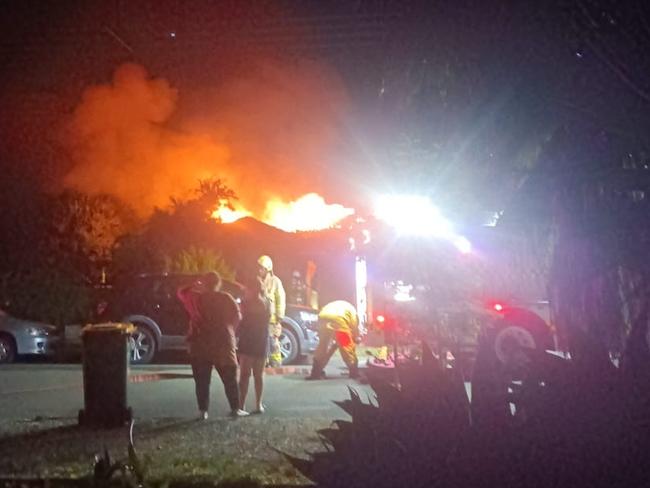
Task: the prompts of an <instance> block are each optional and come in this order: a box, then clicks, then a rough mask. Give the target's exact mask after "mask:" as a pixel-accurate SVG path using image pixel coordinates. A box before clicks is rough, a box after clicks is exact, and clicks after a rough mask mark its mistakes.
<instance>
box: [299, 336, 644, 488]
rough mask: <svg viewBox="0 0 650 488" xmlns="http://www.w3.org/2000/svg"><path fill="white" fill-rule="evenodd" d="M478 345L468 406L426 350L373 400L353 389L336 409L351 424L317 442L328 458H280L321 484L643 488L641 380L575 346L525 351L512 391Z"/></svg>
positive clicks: (600, 353) (591, 346)
mask: <svg viewBox="0 0 650 488" xmlns="http://www.w3.org/2000/svg"><path fill="white" fill-rule="evenodd" d="M487 344H489V340H488V341H484V342H483V344H482V347H481V351H479V356H478V358H477V367H476V371H477V372H479V373H480V374H479V375H478V376H477V377H476V378H475V379H474V381H473V385H472V403H471V405H470V402H469V401H468V397H467V395H466V392H465V385H464V383H463V382H462V380H461V379H460V377H459V375H458V374H457V373H456V372H455V371H454V370H453V369H442V368H441V367H439V366H438V363H437V362H436V361H434V360H433V357H432V355H431V354H430V351H428V354H427V355H425V358H424V359H425V360H424V362H423V363H422V364H410V365H406V366H404V367H401V368H400V369H399V370H398V378H399V381H398V382H396V383H395V382H393V383H391V382H390V381H388V380H386V379H380V378H372V377H371V378H370V380H371V386H372V387H373V389H374V391H375V398H374V401H373V400H370V399H369V401H368V402H364V401H362V400H361V398H360V397H359V395H358V394H357V393H356V392H355V391H354V390H350V396H351V398H350V400H347V401H345V402H342V403H340V406H341V407H342V408H343V409H344V410H345V411H346V412H347V413H348V414H349V415H350V416H351V420H350V421H336V422H335V423H334V425H333V426H332V427H331V428H329V429H325V430H322V431H319V433H318V434H319V436H320V437H321V439H322V442H323V445H324V446H325V448H326V451H325V452H318V453H313V454H311V456H310V458H309V459H307V460H305V459H299V458H294V457H291V456H288V458H289V460H290V461H291V462H292V463H293V464H294V466H295V467H296V468H297V469H299V470H300V471H301V472H302V473H303V474H304V475H305V476H307V477H308V478H309V479H311V480H313V481H314V482H316V483H317V484H318V485H319V486H325V487H327V486H332V487H333V486H340V484H341V481H342V480H345V484H346V486H349V487H368V486H372V487H373V488H380V487H394V486H409V487H432V486H435V487H444V488H447V487H458V488H460V487H463V488H471V487H511V486H512V487H515V486H516V487H523V488H525V487H532V486H535V487H557V486H590V487H607V488H611V487H621V488H623V487H625V488H634V487H642V486H647V472H646V469H645V459H646V457H647V453H648V452H649V451H648V449H649V448H650V408H649V407H650V388H649V385H650V383H649V382H648V375H647V374H645V375H641V376H638V375H628V374H626V372H625V371H624V370H620V369H617V368H615V367H614V366H613V365H612V363H611V362H610V361H609V359H608V356H607V353H606V351H605V349H604V348H600V347H599V346H597V345H596V344H595V343H593V342H591V341H589V339H588V338H587V337H575V338H574V345H575V353H574V355H573V359H571V360H565V359H561V358H558V357H555V356H552V355H550V354H547V353H543V354H533V353H531V354H530V364H529V368H528V369H527V374H526V376H525V378H524V380H523V381H522V382H521V384H520V386H519V387H517V386H516V385H514V384H510V383H509V382H508V381H507V378H506V377H505V376H504V374H503V371H501V370H500V369H499V367H498V365H497V363H496V361H495V358H494V356H493V354H491V351H490V350H488V348H487ZM424 349H425V351H426V350H427V348H426V347H425V348H424ZM646 355H647V354H646ZM646 366H647V363H646ZM646 371H647V370H646Z"/></svg>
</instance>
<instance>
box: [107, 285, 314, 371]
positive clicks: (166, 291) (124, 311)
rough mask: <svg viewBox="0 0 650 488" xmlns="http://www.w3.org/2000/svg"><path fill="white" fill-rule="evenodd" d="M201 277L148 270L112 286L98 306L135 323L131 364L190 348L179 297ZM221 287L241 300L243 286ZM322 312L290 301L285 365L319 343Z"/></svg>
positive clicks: (285, 323)
mask: <svg viewBox="0 0 650 488" xmlns="http://www.w3.org/2000/svg"><path fill="white" fill-rule="evenodd" d="M198 277H199V276H198V275H180V274H143V275H138V276H136V277H134V278H132V279H131V280H129V281H128V282H127V283H125V284H120V285H117V286H115V287H112V288H111V290H110V291H109V293H108V294H107V295H106V296H107V299H106V300H105V301H104V302H103V304H102V305H101V306H100V307H99V309H98V315H99V318H100V319H101V320H106V321H119V322H130V323H132V324H133V325H134V326H135V327H136V331H135V333H134V334H133V336H132V340H131V362H132V363H136V364H145V363H149V362H151V361H152V360H153V359H154V357H155V356H156V354H157V353H158V352H160V351H172V350H185V349H186V347H187V345H186V342H185V335H186V333H187V326H188V319H187V314H186V313H185V310H184V308H183V305H182V304H181V302H180V301H179V300H178V298H177V296H176V291H177V290H178V288H179V287H180V286H183V285H185V284H188V283H190V282H192V281H193V280H196V279H197V278H198ZM222 291H225V292H228V293H230V294H231V295H232V296H233V297H234V298H235V300H236V301H237V302H238V303H239V302H240V301H241V298H242V295H243V289H242V287H241V286H240V285H238V284H236V283H232V282H230V281H225V280H224V282H223V285H222ZM317 324H318V311H317V310H314V309H312V308H309V307H305V306H302V305H291V304H289V305H287V314H286V317H284V318H283V319H282V335H281V337H280V348H281V352H282V359H283V364H293V363H296V362H298V361H300V360H301V359H302V358H303V357H304V356H306V355H307V354H309V353H312V352H313V351H314V350H315V349H316V346H317V345H318V334H317V332H316V331H317Z"/></svg>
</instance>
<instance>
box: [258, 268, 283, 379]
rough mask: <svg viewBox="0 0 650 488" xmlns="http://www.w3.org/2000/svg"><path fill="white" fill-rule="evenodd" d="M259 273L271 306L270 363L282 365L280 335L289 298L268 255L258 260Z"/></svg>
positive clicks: (271, 364)
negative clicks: (274, 272) (275, 273)
mask: <svg viewBox="0 0 650 488" xmlns="http://www.w3.org/2000/svg"><path fill="white" fill-rule="evenodd" d="M257 264H258V273H259V276H260V278H261V279H262V283H263V286H264V293H265V295H266V297H267V298H268V300H269V303H270V306H271V319H270V320H269V337H270V339H269V340H270V346H271V347H270V352H269V360H268V363H269V365H270V366H280V365H282V354H281V353H280V335H281V334H282V317H284V315H285V312H286V308H287V298H286V294H285V292H284V286H282V281H281V280H280V278H278V277H277V276H275V275H274V274H273V261H272V260H271V258H270V257H268V256H260V257H259V259H258V260H257Z"/></svg>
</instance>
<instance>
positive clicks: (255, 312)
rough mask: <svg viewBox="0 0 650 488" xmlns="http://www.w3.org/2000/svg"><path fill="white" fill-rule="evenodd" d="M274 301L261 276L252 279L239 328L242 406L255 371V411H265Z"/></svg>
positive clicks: (242, 406)
mask: <svg viewBox="0 0 650 488" xmlns="http://www.w3.org/2000/svg"><path fill="white" fill-rule="evenodd" d="M270 319H271V303H270V301H269V299H268V297H267V296H266V293H265V291H264V283H263V282H262V280H261V279H259V278H257V279H253V280H251V283H250V285H249V286H248V288H247V290H246V297H245V299H244V301H243V303H242V321H241V324H240V327H239V331H238V332H239V347H238V351H239V360H240V373H239V374H240V377H239V408H240V409H242V410H243V409H244V407H245V405H246V395H247V393H248V383H249V380H250V376H251V373H252V374H253V379H254V381H255V409H254V410H253V411H252V412H251V413H254V414H261V413H264V406H263V405H262V392H263V391H264V366H265V364H266V359H267V357H268V355H269V327H268V324H269V320H270Z"/></svg>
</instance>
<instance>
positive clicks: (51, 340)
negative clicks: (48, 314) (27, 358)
mask: <svg viewBox="0 0 650 488" xmlns="http://www.w3.org/2000/svg"><path fill="white" fill-rule="evenodd" d="M56 341H57V336H56V327H55V326H53V325H48V324H43V323H41V322H34V321H31V320H21V319H17V318H15V317H12V316H11V315H8V314H7V313H5V312H4V311H2V310H0V364H6V363H11V362H13V361H14V360H15V359H16V357H17V356H18V355H23V354H24V355H38V356H48V355H51V354H53V353H54V347H53V346H54V344H55V342H56Z"/></svg>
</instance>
